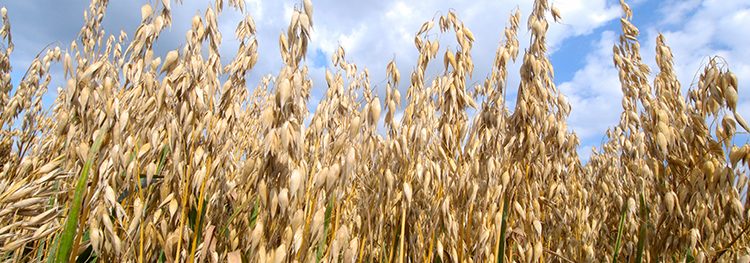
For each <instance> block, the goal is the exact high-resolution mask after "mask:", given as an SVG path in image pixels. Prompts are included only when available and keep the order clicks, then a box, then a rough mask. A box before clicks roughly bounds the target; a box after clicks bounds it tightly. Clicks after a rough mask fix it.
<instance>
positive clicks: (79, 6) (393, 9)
mask: <svg viewBox="0 0 750 263" xmlns="http://www.w3.org/2000/svg"><path fill="white" fill-rule="evenodd" d="M146 2H147V1H111V4H110V7H109V9H108V14H107V17H105V21H104V27H105V30H107V32H108V33H114V34H117V33H119V31H120V30H124V31H125V32H126V33H128V34H129V35H132V33H133V32H134V29H135V27H136V26H137V23H138V21H139V18H140V17H139V16H140V13H139V11H140V6H141V5H143V4H144V3H146ZM184 2H185V3H183V4H181V5H177V4H174V5H173V16H174V25H173V26H172V28H171V29H169V30H167V32H165V33H164V34H162V36H161V37H160V39H159V41H158V42H157V45H156V49H157V50H156V51H157V52H156V53H157V55H164V54H166V52H168V51H169V50H172V49H175V48H179V47H180V43H182V42H183V40H184V32H185V31H187V27H188V26H189V21H190V19H191V18H192V16H194V15H196V14H199V13H202V12H203V11H205V9H206V7H207V6H208V3H207V2H204V1H184ZM188 2H189V3H188ZM300 2H301V1H287V0H278V1H263V0H249V1H247V13H248V14H249V15H251V16H252V17H253V18H254V20H255V22H256V25H257V27H258V36H257V37H258V41H259V45H260V49H259V52H260V59H259V61H258V64H257V65H256V67H255V68H254V69H253V71H252V72H251V73H250V74H249V75H250V79H249V82H248V85H249V87H248V88H250V89H252V88H254V86H255V85H256V84H257V83H258V80H259V79H260V78H261V77H262V76H264V75H268V74H275V73H276V72H278V70H279V69H280V67H281V60H280V55H279V50H278V44H277V43H278V35H279V34H280V33H281V32H282V31H283V30H284V29H285V28H286V26H287V25H288V21H289V17H290V16H291V10H292V8H294V6H295V5H297V6H299V5H300ZM550 2H551V3H552V4H553V5H554V6H556V7H557V8H559V9H560V11H561V13H562V17H563V20H562V23H560V24H553V25H552V26H551V29H550V34H549V36H548V40H549V45H550V46H551V49H550V57H551V60H552V63H553V65H554V67H555V73H556V74H555V83H556V84H557V86H558V88H559V89H560V90H561V91H562V92H563V93H564V94H565V95H566V96H567V97H568V101H569V102H570V103H571V106H572V112H571V116H570V118H569V120H568V129H570V130H573V131H575V132H576V133H577V134H578V135H579V137H580V138H581V146H580V148H579V153H580V154H581V156H582V157H583V158H584V159H587V158H588V156H589V155H590V151H591V148H592V147H593V146H598V145H600V144H601V142H602V141H603V140H604V132H605V131H606V129H607V128H608V127H611V126H613V125H614V124H616V123H617V121H618V117H619V112H620V111H621V110H620V109H621V107H620V100H621V97H622V95H621V92H620V87H619V82H618V80H617V78H618V77H617V72H616V70H615V68H614V66H613V65H612V46H613V45H614V44H615V42H616V41H617V37H618V35H619V33H620V22H619V19H620V16H621V13H620V12H621V10H620V6H619V1H618V0H556V1H555V0H550ZM627 2H628V3H629V4H630V5H631V7H632V8H633V10H634V23H635V24H636V25H637V26H638V27H639V28H640V30H641V37H640V40H641V47H642V51H641V52H642V53H641V54H642V55H643V58H644V60H645V62H646V63H647V64H649V66H650V67H651V69H652V71H653V70H655V69H656V67H655V60H654V56H653V54H654V51H653V50H654V46H655V38H656V36H657V35H658V33H663V34H665V36H666V38H667V44H668V45H670V46H671V47H672V51H673V54H674V56H675V69H676V71H677V74H678V78H679V79H680V80H681V81H682V82H683V88H684V89H685V88H686V87H687V86H688V85H689V83H690V81H691V80H692V78H693V75H694V74H695V72H697V71H698V70H699V69H700V66H701V62H702V61H705V59H706V58H707V57H708V56H710V55H721V56H723V57H724V58H726V59H727V61H728V62H729V63H730V67H731V68H732V70H733V71H734V72H735V74H737V76H738V78H739V82H740V87H739V90H740V92H739V94H740V103H739V109H740V113H741V114H742V115H743V116H746V117H745V118H746V119H747V118H749V117H750V100H749V99H748V98H750V92H748V87H747V84H746V83H748V81H750V48H748V47H750V27H748V26H747V25H750V1H747V0H663V1H660V0H631V1H627ZM531 3H532V1H530V0H503V1H497V0H475V1H459V0H423V1H407V0H382V1H324V0H313V4H314V6H315V14H314V17H313V21H314V27H315V28H314V32H313V34H312V43H311V44H310V51H309V52H308V58H307V59H308V61H307V63H308V66H309V67H310V73H311V77H312V79H313V81H314V86H313V90H314V91H313V97H312V98H311V102H310V103H308V105H316V104H317V100H319V99H320V96H321V94H323V93H324V91H325V81H324V73H325V68H326V67H327V66H328V65H329V64H330V63H329V60H330V57H331V54H332V52H333V51H335V50H336V48H338V46H339V45H341V46H343V47H344V48H345V49H346V54H347V60H349V61H351V62H354V63H356V64H357V65H358V66H359V67H360V68H363V67H366V68H368V69H369V72H370V76H371V82H372V84H373V86H374V87H376V88H378V89H379V93H380V94H381V96H383V94H384V93H385V91H384V87H383V82H382V80H383V79H384V78H385V66H386V64H387V63H388V62H389V61H390V59H391V58H394V57H395V59H396V64H397V66H398V68H399V70H400V71H401V75H402V76H408V75H409V74H410V73H411V70H412V69H413V68H414V64H415V61H416V56H417V51H416V48H415V47H414V44H413V36H414V33H415V32H416V31H417V30H418V29H419V27H420V26H421V24H422V23H423V22H424V21H426V20H429V19H431V18H432V17H433V16H434V15H435V14H437V13H445V12H447V10H449V9H453V10H455V12H456V13H457V14H458V16H459V17H460V18H461V20H462V21H463V22H464V23H465V25H466V26H468V27H469V28H470V29H471V30H472V31H473V32H474V35H475V37H476V42H475V45H474V47H473V49H472V54H473V59H474V63H475V73H474V79H473V80H471V81H472V82H473V81H479V80H481V79H483V78H484V77H485V76H486V74H487V73H488V72H489V70H490V66H491V63H492V60H493V59H494V53H495V50H496V48H497V46H498V44H499V41H500V40H501V35H502V30H503V28H504V27H505V25H506V22H507V20H508V15H510V14H511V12H512V11H513V10H515V9H516V8H519V9H520V10H521V12H522V17H523V18H524V21H522V23H521V25H522V26H521V31H520V34H519V41H520V43H521V49H522V52H523V49H524V48H525V46H526V45H527V44H528V34H527V33H526V31H525V18H526V17H527V16H528V12H529V10H530V8H531ZM0 5H5V6H6V7H7V9H8V15H9V16H10V19H11V25H12V34H13V39H14V42H15V44H16V49H15V51H14V53H13V55H12V56H11V59H12V66H13V68H14V74H13V79H14V83H17V81H18V80H19V78H20V76H21V75H22V74H23V72H25V68H26V67H28V65H29V63H30V62H31V60H32V59H33V56H34V55H36V53H38V52H39V51H40V50H42V48H44V46H46V45H47V44H49V43H59V44H60V45H61V47H62V48H63V49H64V48H65V47H66V46H68V45H69V43H70V42H71V41H72V40H73V39H74V38H75V37H76V34H77V32H78V30H79V29H80V27H81V26H82V23H83V11H84V10H86V8H87V2H86V1H72V0H66V1H56V0H26V1H4V2H0ZM242 16H243V14H242V13H240V12H237V11H233V10H231V9H226V10H225V11H224V13H222V14H221V15H220V19H219V26H220V29H221V31H222V32H223V35H224V37H223V38H224V42H223V43H222V47H221V53H222V60H224V61H225V62H226V61H229V60H230V59H231V57H232V55H233V54H234V51H235V50H236V48H237V45H238V42H237V41H236V40H234V39H233V33H232V32H233V30H234V28H235V25H236V23H237V22H239V21H240V19H241V18H242ZM451 37H452V36H450V35H447V36H443V37H441V38H440V39H441V47H455V46H456V45H455V43H454V42H453V40H452V39H451ZM435 63H440V62H435ZM519 64H520V63H516V64H514V65H511V66H510V69H509V80H508V84H509V87H508V91H509V95H510V97H509V101H515V99H514V98H513V96H514V95H515V93H516V91H515V90H516V89H517V83H518V68H519V66H520V65H519ZM53 70H54V71H56V72H58V73H59V72H60V70H61V69H60V67H59V66H58V67H56V68H55V69H53ZM427 75H428V76H429V75H430V72H428V74H427ZM61 76H62V74H55V75H54V76H53V87H50V90H51V92H50V94H49V95H48V96H47V97H48V99H47V101H48V102H49V101H51V100H52V98H53V97H54V96H55V94H54V93H55V92H54V89H55V87H57V86H58V85H60V84H61V83H63V80H62V79H61ZM407 82H408V81H402V83H401V86H400V88H401V89H402V94H406V93H405V89H406V86H407V85H408V83H407ZM312 107H314V106H312ZM311 110H313V109H311Z"/></svg>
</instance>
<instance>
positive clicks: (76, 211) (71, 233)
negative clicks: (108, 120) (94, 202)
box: [55, 130, 106, 263]
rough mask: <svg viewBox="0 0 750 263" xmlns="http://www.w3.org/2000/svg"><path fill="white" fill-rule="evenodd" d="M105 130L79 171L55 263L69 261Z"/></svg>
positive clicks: (98, 137)
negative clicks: (87, 184)
mask: <svg viewBox="0 0 750 263" xmlns="http://www.w3.org/2000/svg"><path fill="white" fill-rule="evenodd" d="M105 133H106V130H102V133H100V134H99V136H97V138H96V141H95V142H94V145H93V146H92V147H91V150H89V153H88V160H86V163H85V164H84V165H83V169H82V170H81V176H80V177H78V182H77V183H76V189H75V193H74V194H73V201H72V203H71V204H70V211H69V212H68V217H67V219H66V221H65V228H64V229H63V232H62V235H61V236H60V247H59V248H58V249H57V255H56V256H55V262H59V263H62V262H68V260H69V259H70V253H71V252H72V248H73V240H74V239H75V236H76V229H77V228H78V216H79V215H80V213H81V206H82V203H83V195H84V193H85V192H86V182H87V181H88V178H89V170H91V166H93V165H94V159H95V157H96V154H97V153H98V152H99V147H100V146H101V144H102V140H103V138H104V134H105Z"/></svg>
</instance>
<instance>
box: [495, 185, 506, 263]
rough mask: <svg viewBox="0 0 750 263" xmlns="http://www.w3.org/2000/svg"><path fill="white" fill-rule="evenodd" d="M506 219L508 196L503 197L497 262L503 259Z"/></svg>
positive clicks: (501, 261) (500, 262) (501, 262)
mask: <svg viewBox="0 0 750 263" xmlns="http://www.w3.org/2000/svg"><path fill="white" fill-rule="evenodd" d="M507 221H508V198H506V197H503V216H502V218H501V220H500V242H499V243H500V244H499V245H498V246H499V248H498V249H497V262H499V263H503V261H504V260H505V257H503V256H504V255H505V228H506V222H507Z"/></svg>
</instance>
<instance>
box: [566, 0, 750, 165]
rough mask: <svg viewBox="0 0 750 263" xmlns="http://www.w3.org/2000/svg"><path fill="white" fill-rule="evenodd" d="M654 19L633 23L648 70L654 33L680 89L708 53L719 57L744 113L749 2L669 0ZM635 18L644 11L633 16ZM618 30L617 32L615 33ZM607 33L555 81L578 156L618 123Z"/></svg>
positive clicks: (749, 60)
mask: <svg viewBox="0 0 750 263" xmlns="http://www.w3.org/2000/svg"><path fill="white" fill-rule="evenodd" d="M659 10H660V11H659V12H660V13H662V15H661V16H660V17H661V20H660V21H654V24H649V25H639V26H641V30H642V32H646V33H645V34H644V35H643V37H642V38H641V41H642V49H641V54H642V56H643V58H644V61H645V62H646V63H647V64H648V65H649V67H650V68H651V69H652V74H655V73H656V72H657V71H658V68H657V67H656V61H655V58H654V54H655V51H654V50H655V45H656V43H655V39H656V36H657V35H658V33H659V32H661V33H663V34H664V36H665V37H666V42H667V44H668V45H669V46H670V47H671V48H672V53H673V55H674V68H675V71H676V73H677V76H678V79H679V80H680V82H681V83H682V86H683V91H684V90H686V89H687V88H688V87H689V86H690V83H691V82H692V81H693V78H694V77H695V75H696V72H699V70H701V69H702V66H703V65H705V63H706V61H707V59H708V58H709V57H710V56H714V55H720V56H722V57H723V58H724V59H726V61H727V62H728V64H729V67H730V69H731V70H732V71H733V72H734V73H735V74H736V75H737V77H738V80H739V83H740V87H739V95H740V105H739V110H740V112H741V114H742V115H743V116H750V89H748V85H747V83H748V81H750V51H748V49H747V44H748V43H750V27H748V26H747V25H748V24H750V2H747V1H740V0H735V1H719V0H704V1H695V0H690V1H682V0H669V1H665V2H663V3H661V8H660V9H659ZM637 11H638V10H636V13H635V14H634V15H635V16H639V15H648V14H639V13H638V12H637ZM617 34H619V32H618V33H617ZM614 40H615V39H614V34H613V33H612V32H604V33H602V39H601V40H600V41H599V44H598V45H597V48H596V49H595V50H593V51H592V53H590V54H589V55H588V56H587V59H586V65H585V66H584V67H583V68H581V69H579V70H578V71H577V72H576V73H575V77H574V78H573V80H571V81H570V82H566V83H563V84H561V85H560V88H561V90H562V91H563V92H564V93H565V94H566V95H568V96H569V97H570V102H571V105H572V113H571V116H570V119H569V123H570V126H571V128H572V129H573V130H574V131H576V132H577V133H578V134H579V136H580V137H581V139H582V145H584V146H582V147H581V148H580V149H579V152H580V153H581V156H582V157H584V158H583V159H587V158H585V157H586V156H589V155H590V149H591V145H598V144H599V142H600V141H601V138H602V137H603V136H604V132H605V131H606V129H607V128H609V127H612V126H613V125H614V124H616V122H617V121H618V116H619V112H620V111H621V107H620V105H621V98H622V94H621V90H620V84H619V81H618V79H617V78H618V76H617V71H616V70H615V68H614V66H613V65H612V62H611V57H612V52H611V50H612V45H613V44H614Z"/></svg>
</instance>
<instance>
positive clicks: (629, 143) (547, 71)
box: [0, 0, 750, 263]
mask: <svg viewBox="0 0 750 263" xmlns="http://www.w3.org/2000/svg"><path fill="white" fill-rule="evenodd" d="M225 1H226V3H224V1H222V0H216V1H215V4H214V5H213V8H209V9H208V10H207V11H206V12H205V13H203V14H200V15H197V16H195V17H194V18H193V19H192V26H191V29H190V30H189V31H188V32H186V34H185V41H184V42H183V43H182V45H181V46H180V47H174V48H175V49H174V50H173V51H170V52H168V53H167V54H166V55H164V56H156V55H154V43H155V41H156V40H157V38H158V37H159V34H160V33H161V32H162V31H163V30H165V29H167V28H169V27H170V25H171V23H172V19H171V15H170V10H171V5H172V4H177V3H170V0H162V1H156V2H155V3H153V4H145V5H143V7H142V8H141V18H142V19H141V21H140V25H139V26H138V28H137V30H136V31H135V32H132V33H129V35H126V34H124V33H121V34H114V35H113V34H111V32H104V30H103V29H102V19H104V13H105V10H106V5H107V1H106V0H92V1H91V4H90V6H89V9H88V11H87V15H86V16H85V19H84V23H85V24H84V25H82V28H81V31H80V34H79V36H78V39H77V40H76V41H75V42H73V43H71V44H70V45H69V46H64V47H54V46H51V47H49V48H48V49H45V50H41V52H40V53H39V56H38V57H37V58H36V59H35V60H34V61H33V62H32V63H31V66H30V67H29V68H28V69H18V68H16V69H13V72H18V71H20V72H25V74H24V75H23V79H22V80H20V81H19V83H20V84H18V85H12V84H11V72H12V71H11V68H10V60H9V57H10V54H11V52H12V51H13V49H14V46H13V42H12V38H11V35H12V34H11V33H12V32H13V31H12V28H11V25H10V24H9V22H8V21H9V20H8V16H10V15H14V14H13V13H12V10H6V8H2V22H3V24H2V28H1V29H0V36H2V44H0V128H1V129H0V261H3V262H29V261H32V262H40V261H45V262H67V261H74V260H77V261H79V262H93V261H97V262H118V261H122V262H139V263H140V262H175V261H177V262H195V261H198V262H233V263H234V262H539V261H544V262H615V261H621V262H623V261H624V262H643V261H645V262H673V261H674V262H745V263H746V262H750V232H749V231H748V230H749V229H750V221H749V220H748V219H749V218H750V210H749V209H748V208H750V203H748V202H749V200H750V199H748V198H747V190H748V177H747V171H748V162H750V145H735V144H734V141H733V140H732V139H733V138H734V137H735V134H737V133H740V132H747V131H748V130H750V127H748V124H747V122H746V121H745V120H744V119H743V117H742V116H740V115H739V114H738V113H737V111H736V109H737V101H738V92H737V88H738V83H737V77H736V76H735V75H734V74H733V73H732V71H731V70H730V66H731V65H728V64H727V63H726V62H725V61H724V59H722V58H721V57H713V58H711V60H710V61H709V63H707V65H706V66H705V68H702V69H696V70H698V77H697V79H696V83H695V84H694V85H691V86H690V87H689V89H688V92H687V96H682V95H681V86H682V85H688V84H684V83H682V84H681V83H679V82H678V80H677V77H676V74H675V72H674V69H673V57H672V53H671V50H670V48H669V46H668V39H665V38H664V37H663V36H659V37H658V38H657V39H656V40H655V41H656V43H657V45H656V47H657V48H656V61H657V65H658V68H656V69H650V68H649V67H648V66H646V64H645V63H644V62H643V59H644V58H642V57H641V55H640V53H641V52H640V51H641V50H640V44H639V41H638V38H637V37H638V35H639V30H638V28H636V27H635V26H634V25H633V24H632V23H631V19H632V16H633V14H632V11H631V9H630V8H629V7H628V5H627V4H626V3H625V2H623V1H621V2H620V4H621V6H622V11H623V12H622V13H623V16H622V19H621V25H622V27H621V35H620V38H619V43H618V44H616V45H615V46H614V47H613V48H614V57H613V63H614V64H615V66H616V67H617V69H618V70H619V79H620V84H621V89H622V93H623V99H622V113H621V115H620V116H621V117H620V122H619V124H617V125H616V126H614V127H611V128H610V129H609V130H608V131H607V140H606V141H605V142H604V143H603V145H601V147H600V149H601V150H600V151H598V152H595V153H593V155H592V157H591V158H590V160H589V161H588V162H586V163H582V162H581V160H580V158H579V156H578V153H577V151H576V149H577V147H578V145H579V139H578V137H577V136H576V134H575V133H573V132H570V130H569V128H568V126H567V123H566V122H567V118H568V116H569V114H570V111H571V105H569V103H568V102H567V101H566V97H565V96H564V94H562V93H561V92H560V91H559V90H558V89H557V88H556V87H555V84H554V81H553V75H554V70H553V65H552V64H551V62H550V60H549V59H548V50H547V48H548V47H547V41H546V34H547V31H548V28H549V24H550V23H554V22H555V21H557V20H560V19H564V18H561V17H560V14H559V11H557V9H556V8H554V7H553V6H552V5H551V4H550V3H549V2H548V1H547V0H536V1H535V2H534V5H533V10H519V11H517V12H515V13H512V14H510V15H509V19H508V22H507V24H506V25H505V26H506V28H505V31H504V40H503V42H502V43H501V44H500V46H498V48H497V52H496V53H495V54H494V55H495V60H494V64H492V65H476V66H478V67H491V69H492V70H491V74H490V76H488V77H487V78H486V79H484V80H483V81H482V82H481V83H479V85H476V86H471V85H470V84H469V83H468V81H467V79H469V78H470V76H471V74H472V72H473V70H474V67H475V65H474V63H473V60H472V57H471V53H470V51H471V48H472V45H473V43H474V40H475V39H474V35H473V33H472V31H471V30H470V29H469V28H467V27H465V26H464V24H463V23H462V22H461V19H460V17H459V15H460V14H456V13H454V12H452V11H447V12H446V13H438V15H436V16H435V18H434V19H432V20H429V21H426V22H425V23H424V24H423V25H422V26H421V28H420V30H419V31H418V32H416V35H415V36H414V45H415V47H416V49H417V50H418V51H419V57H418V59H417V61H416V65H417V66H416V67H415V68H414V69H413V70H411V72H408V73H407V74H404V75H403V77H402V73H401V72H400V71H399V69H398V67H397V65H396V64H395V62H391V63H390V64H388V66H387V68H385V71H386V73H387V74H386V75H387V77H388V79H387V82H386V84H385V85H384V86H385V92H384V94H385V96H384V97H381V96H382V94H383V92H382V90H376V89H375V88H373V87H372V86H371V84H370V80H369V76H368V74H367V72H366V71H365V70H364V69H362V68H359V67H357V66H356V64H355V62H352V61H348V60H347V58H346V54H345V50H344V49H343V48H340V49H339V50H338V52H336V54H334V55H333V57H332V58H331V61H332V66H331V67H330V68H329V70H328V71H327V72H326V75H325V80H326V83H315V88H316V89H325V97H324V98H323V99H322V100H321V101H320V103H319V104H318V105H317V106H316V107H315V110H314V112H310V111H309V110H308V109H309V107H308V106H309V105H308V101H309V98H310V94H311V92H312V87H313V85H312V84H313V83H312V80H311V78H310V77H309V74H308V68H307V66H306V63H308V62H307V60H306V59H305V58H306V56H307V52H308V50H307V47H308V43H309V41H310V35H311V34H310V32H311V30H313V24H314V23H313V21H314V17H315V15H314V12H313V4H312V3H311V2H310V0H304V1H303V2H302V3H299V4H298V5H297V7H298V8H297V9H296V11H295V12H294V14H293V15H292V19H291V21H289V27H288V28H287V29H285V31H286V32H285V33H282V34H280V35H279V39H278V45H279V47H280V49H281V53H282V54H281V58H282V59H283V63H284V67H283V68H282V69H281V70H280V71H279V72H277V73H275V74H274V76H273V77H269V78H265V79H263V80H262V81H261V83H248V81H246V73H247V72H249V71H251V70H252V69H253V66H254V65H255V63H256V62H257V60H258V56H278V54H259V53H258V42H257V39H256V36H255V33H256V25H255V22H254V21H253V18H252V17H250V16H247V17H246V18H245V19H243V20H242V21H239V23H238V24H237V27H236V32H235V33H236V35H235V36H226V37H236V38H237V39H239V40H240V45H239V48H238V50H237V51H236V56H235V57H234V58H233V59H232V60H231V63H228V64H222V63H221V60H220V59H219V52H218V48H219V46H220V45H221V38H222V36H221V35H219V34H218V33H217V32H218V28H217V19H218V17H219V16H220V15H221V14H222V10H223V9H226V8H235V9H243V8H244V6H243V5H244V1H240V0H225ZM522 11H523V13H522ZM524 14H525V15H527V16H528V24H527V25H521V24H520V21H521V16H522V15H524ZM15 15H21V14H15ZM519 30H528V32H529V35H530V39H523V40H520V41H529V43H530V45H529V47H528V48H527V49H525V50H520V48H519V39H517V36H518V33H519ZM436 34H438V35H446V36H451V37H453V36H455V41H456V43H457V45H453V46H452V47H449V48H448V50H447V52H445V53H442V52H439V51H442V50H443V49H441V47H440V43H439V42H438V41H437V40H436V39H435V38H434V37H430V36H431V35H436ZM651 41H653V40H651ZM516 60H519V61H520V63H522V66H521V69H520V72H510V73H509V72H508V70H507V65H508V64H509V63H512V61H516ZM51 64H61V65H63V68H64V72H63V73H62V75H55V76H52V75H53V73H52V71H50V67H51ZM430 64H435V65H438V66H439V67H440V69H441V70H440V74H438V75H437V76H430V75H426V74H425V71H427V67H428V65H430ZM370 70H383V69H370ZM402 70H403V69H402ZM652 70H654V71H655V72H656V73H655V74H653V75H654V76H655V78H652V77H650V76H651V75H652V73H651V71H652ZM508 74H520V77H521V82H520V85H519V86H518V87H508V86H506V80H507V75H508ZM52 78H56V79H63V80H64V81H63V83H64V85H63V86H62V87H60V89H59V90H58V96H57V97H56V98H55V100H54V103H53V105H52V106H51V107H50V108H47V107H44V106H43V105H42V97H43V96H44V95H45V94H46V93H47V92H48V89H50V88H57V87H50V82H51V79H52ZM402 82H407V83H408V88H407V89H406V90H405V92H406V94H404V95H402V94H401V91H399V89H398V86H399V83H402ZM508 89H518V93H517V94H518V96H517V97H516V102H515V104H514V107H513V108H509V107H508V106H507V105H506V101H505V100H506V99H507V95H506V93H507V92H508ZM379 94H380V96H379ZM470 110H471V112H472V113H471V114H469V112H470ZM400 111H403V116H402V117H401V119H396V116H397V115H396V113H397V112H400ZM306 119H308V121H305V120H306ZM308 122H309V123H308Z"/></svg>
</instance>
